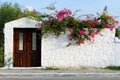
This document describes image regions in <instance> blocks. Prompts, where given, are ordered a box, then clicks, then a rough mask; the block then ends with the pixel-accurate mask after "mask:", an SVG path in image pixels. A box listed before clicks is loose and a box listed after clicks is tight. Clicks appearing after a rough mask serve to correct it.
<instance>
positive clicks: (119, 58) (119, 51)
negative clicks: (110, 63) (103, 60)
mask: <svg viewBox="0 0 120 80" xmlns="http://www.w3.org/2000/svg"><path fill="white" fill-rule="evenodd" d="M115 65H116V66H120V39H118V38H117V37H116V38H115Z"/></svg>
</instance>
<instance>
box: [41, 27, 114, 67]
mask: <svg viewBox="0 0 120 80" xmlns="http://www.w3.org/2000/svg"><path fill="white" fill-rule="evenodd" d="M114 37H115V30H113V31H110V30H109V29H104V30H103V31H102V32H101V34H100V35H97V36H96V37H95V41H94V43H91V42H89V41H88V42H85V44H82V45H80V46H77V45H71V46H69V47H66V45H67V44H68V43H69V40H68V39H67V34H66V35H61V36H60V37H58V38H55V37H54V36H52V35H50V36H48V37H46V38H43V39H42V58H43V64H44V65H43V66H57V67H79V66H91V67H105V66H109V65H114V63H115V44H114Z"/></svg>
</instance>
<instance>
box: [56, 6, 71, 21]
mask: <svg viewBox="0 0 120 80" xmlns="http://www.w3.org/2000/svg"><path fill="white" fill-rule="evenodd" d="M71 14H72V12H71V10H69V9H66V8H64V9H63V10H61V11H59V12H58V13H57V15H56V17H57V19H58V20H62V19H63V18H67V17H70V16H71Z"/></svg>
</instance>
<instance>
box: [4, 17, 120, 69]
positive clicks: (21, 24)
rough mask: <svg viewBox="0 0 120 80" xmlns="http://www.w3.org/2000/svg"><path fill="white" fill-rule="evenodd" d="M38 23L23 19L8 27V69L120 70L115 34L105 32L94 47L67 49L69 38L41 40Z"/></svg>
mask: <svg viewBox="0 0 120 80" xmlns="http://www.w3.org/2000/svg"><path fill="white" fill-rule="evenodd" d="M36 23H37V21H34V20H31V19H29V18H20V19H17V20H14V21H11V22H8V23H6V24H5V28H4V35H5V44H4V47H5V50H4V54H5V63H6V66H5V67H10V68H14V67H62V68H64V67H65V68H66V67H74V68H78V67H80V66H89V67H106V66H110V65H115V66H120V61H119V58H120V50H119V48H120V43H119V42H120V41H119V40H117V39H115V30H113V31H110V30H109V29H107V28H106V29H104V30H103V31H102V32H101V33H100V34H99V35H97V36H96V37H95V42H94V43H91V42H86V43H85V44H83V45H81V46H77V45H71V46H69V47H66V45H67V44H69V40H68V39H67V34H62V35H60V37H58V38H56V37H55V36H53V35H49V36H47V37H45V36H43V37H42V38H41V33H40V31H38V30H36V28H38V27H36V26H35V24H36ZM118 47H119V48H118Z"/></svg>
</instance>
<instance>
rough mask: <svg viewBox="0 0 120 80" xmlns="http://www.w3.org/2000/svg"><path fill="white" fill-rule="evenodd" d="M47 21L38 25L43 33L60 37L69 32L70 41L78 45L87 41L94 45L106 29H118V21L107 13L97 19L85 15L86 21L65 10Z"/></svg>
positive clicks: (96, 17)
mask: <svg viewBox="0 0 120 80" xmlns="http://www.w3.org/2000/svg"><path fill="white" fill-rule="evenodd" d="M47 19H48V20H44V21H43V23H42V24H41V23H38V24H36V26H37V25H39V26H41V25H42V26H43V27H42V32H43V33H54V34H55V35H57V36H59V35H60V34H63V33H65V32H66V31H69V35H68V36H67V38H68V40H76V44H78V45H81V44H83V43H84V42H85V41H86V40H88V41H91V42H92V43H94V39H95V36H97V35H98V34H99V32H100V31H101V30H102V29H104V28H108V29H110V31H112V30H113V29H114V28H117V27H118V21H116V20H115V19H114V18H113V16H111V15H109V14H108V13H105V12H103V13H102V14H101V15H98V16H95V17H93V16H92V17H91V16H89V15H85V19H84V18H81V17H80V16H78V18H76V17H75V16H74V15H72V11H71V10H69V9H66V8H64V9H63V10H60V11H57V13H56V15H55V16H52V15H50V16H49V17H48V18H47Z"/></svg>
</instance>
